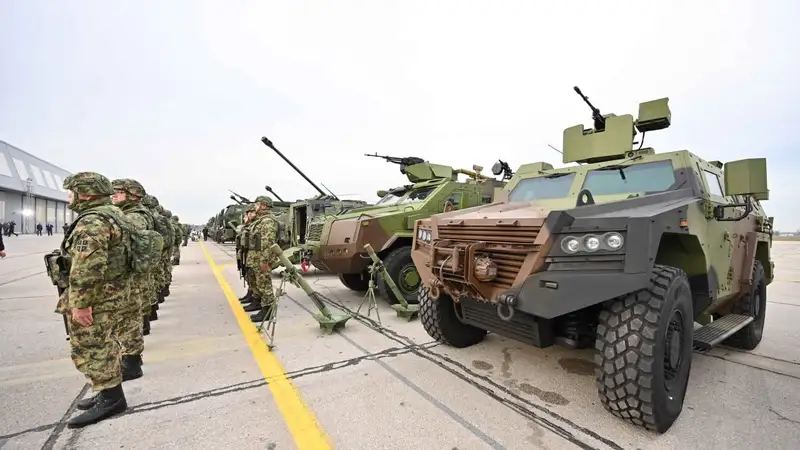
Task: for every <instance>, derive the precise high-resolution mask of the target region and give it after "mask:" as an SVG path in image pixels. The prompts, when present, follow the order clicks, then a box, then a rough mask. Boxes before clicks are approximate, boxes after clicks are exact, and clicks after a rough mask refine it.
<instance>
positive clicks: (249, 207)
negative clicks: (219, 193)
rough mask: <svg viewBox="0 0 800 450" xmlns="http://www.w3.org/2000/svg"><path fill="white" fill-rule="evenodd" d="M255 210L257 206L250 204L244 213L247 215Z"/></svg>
mask: <svg viewBox="0 0 800 450" xmlns="http://www.w3.org/2000/svg"><path fill="white" fill-rule="evenodd" d="M255 210H256V204H255V203H250V204H249V205H247V207H245V208H244V212H245V213H249V212H253V211H255Z"/></svg>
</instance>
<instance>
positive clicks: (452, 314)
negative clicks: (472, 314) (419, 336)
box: [418, 285, 486, 348]
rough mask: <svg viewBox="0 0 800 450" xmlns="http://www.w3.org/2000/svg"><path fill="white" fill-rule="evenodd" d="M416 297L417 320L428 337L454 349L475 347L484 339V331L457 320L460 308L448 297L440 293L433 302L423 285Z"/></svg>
mask: <svg viewBox="0 0 800 450" xmlns="http://www.w3.org/2000/svg"><path fill="white" fill-rule="evenodd" d="M418 297H419V320H420V322H422V327H423V328H425V331H426V332H427V333H428V335H429V336H430V337H432V338H434V339H436V340H437V341H439V342H441V343H443V344H447V345H449V346H452V347H455V348H465V347H469V346H472V345H475V344H477V343H479V342H481V341H482V340H483V338H484V337H486V330H482V329H480V328H478V327H474V326H472V325H467V324H465V323H463V322H461V321H460V320H459V319H458V314H459V312H458V311H460V309H459V308H460V307H459V305H457V304H456V303H455V302H454V301H453V299H452V298H451V297H450V296H449V295H447V294H445V293H441V294H440V295H439V298H438V299H436V300H434V299H432V298H431V297H430V295H429V290H428V288H427V287H425V286H424V285H423V286H420V288H419V290H418Z"/></svg>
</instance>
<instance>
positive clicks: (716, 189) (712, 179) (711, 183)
mask: <svg viewBox="0 0 800 450" xmlns="http://www.w3.org/2000/svg"><path fill="white" fill-rule="evenodd" d="M703 176H704V178H705V181H706V187H707V189H708V193H709V194H710V195H713V196H716V197H725V193H724V192H722V183H720V180H719V176H718V175H717V174H715V173H713V172H709V171H707V170H703Z"/></svg>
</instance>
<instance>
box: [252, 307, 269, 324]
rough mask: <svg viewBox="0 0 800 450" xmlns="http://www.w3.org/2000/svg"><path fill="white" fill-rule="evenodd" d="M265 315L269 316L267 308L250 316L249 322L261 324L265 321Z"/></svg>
mask: <svg viewBox="0 0 800 450" xmlns="http://www.w3.org/2000/svg"><path fill="white" fill-rule="evenodd" d="M267 314H269V307H267V308H262V309H261V311H259V312H257V313H255V314H253V315H251V316H250V320H251V321H252V322H256V323H261V322H263V321H264V320H266V319H267Z"/></svg>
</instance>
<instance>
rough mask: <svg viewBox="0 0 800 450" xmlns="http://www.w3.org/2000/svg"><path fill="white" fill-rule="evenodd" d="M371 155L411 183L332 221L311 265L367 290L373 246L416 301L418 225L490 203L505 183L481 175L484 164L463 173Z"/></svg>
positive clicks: (385, 293)
mask: <svg viewBox="0 0 800 450" xmlns="http://www.w3.org/2000/svg"><path fill="white" fill-rule="evenodd" d="M367 156H372V157H380V158H383V159H385V160H386V161H388V162H391V163H394V164H399V165H400V166H401V172H402V173H403V175H405V176H406V178H407V179H408V181H409V182H410V183H411V184H407V185H404V186H400V187H397V188H394V189H390V190H381V191H378V193H377V194H378V196H379V197H381V200H380V201H379V202H378V203H376V204H375V205H374V206H371V207H368V208H359V209H356V210H353V211H349V212H347V213H345V214H340V215H338V216H335V217H331V218H328V219H327V220H326V222H325V224H324V227H323V229H322V232H321V233H320V238H319V251H318V252H317V253H315V254H313V255H312V257H311V262H312V264H314V265H315V266H316V267H318V268H320V269H322V270H329V271H331V272H335V273H337V274H339V280H340V281H341V282H342V284H344V285H345V286H346V287H348V288H349V289H352V290H354V291H366V290H367V289H368V287H369V280H370V276H369V273H368V266H369V265H370V262H371V259H370V256H369V255H368V254H367V253H366V251H365V250H364V246H365V245H366V244H370V246H371V247H372V248H373V249H374V250H375V252H376V253H377V254H378V257H379V258H380V259H381V260H382V261H383V262H384V265H385V267H386V270H387V271H388V273H389V274H390V275H391V278H392V281H394V284H395V285H396V286H397V287H398V288H399V290H400V292H401V293H402V294H403V297H404V298H405V300H406V301H408V302H411V303H416V302H417V289H418V288H419V281H420V280H419V275H418V274H417V269H416V267H414V263H413V261H412V260H411V242H412V238H413V233H414V223H415V222H416V221H417V220H419V219H425V218H427V217H430V216H431V215H432V214H436V213H440V212H442V211H455V210H460V209H465V208H471V207H474V206H478V205H482V204H487V203H492V202H493V201H494V199H495V196H496V195H497V194H498V193H500V192H501V189H502V187H503V186H504V185H505V182H504V181H498V180H496V179H494V178H492V177H489V176H487V175H482V174H481V171H482V170H483V168H482V167H480V166H473V170H465V169H454V168H452V167H450V166H445V165H441V164H434V163H430V162H426V161H424V160H423V159H422V158H418V157H394V156H380V155H367ZM498 173H502V171H500V172H498ZM461 174H463V175H466V176H467V179H466V180H465V181H458V175H461ZM378 288H379V291H380V293H381V296H382V297H383V298H384V299H385V300H386V301H387V302H389V303H392V304H394V303H397V302H398V299H397V298H396V297H395V294H394V293H393V290H392V289H391V287H390V286H389V285H388V284H387V283H386V281H385V280H382V279H380V278H379V279H378Z"/></svg>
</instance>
